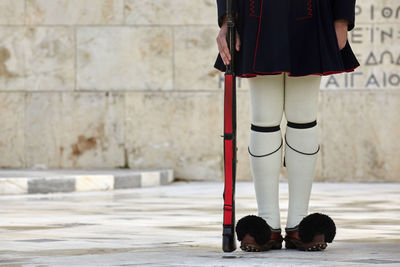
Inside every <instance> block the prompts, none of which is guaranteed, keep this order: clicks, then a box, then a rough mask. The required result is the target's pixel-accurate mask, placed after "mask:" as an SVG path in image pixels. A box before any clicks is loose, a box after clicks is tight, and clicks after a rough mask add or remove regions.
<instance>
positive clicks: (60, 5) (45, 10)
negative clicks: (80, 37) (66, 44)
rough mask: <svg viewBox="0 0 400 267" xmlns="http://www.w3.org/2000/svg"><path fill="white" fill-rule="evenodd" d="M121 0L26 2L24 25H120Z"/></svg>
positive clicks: (40, 0) (121, 13)
mask: <svg viewBox="0 0 400 267" xmlns="http://www.w3.org/2000/svg"><path fill="white" fill-rule="evenodd" d="M123 2H124V1H123V0H27V1H26V23H27V24H43V25H54V24H56V25H61V24H68V25H82V24H83V25H87V24H121V23H122V22H123Z"/></svg>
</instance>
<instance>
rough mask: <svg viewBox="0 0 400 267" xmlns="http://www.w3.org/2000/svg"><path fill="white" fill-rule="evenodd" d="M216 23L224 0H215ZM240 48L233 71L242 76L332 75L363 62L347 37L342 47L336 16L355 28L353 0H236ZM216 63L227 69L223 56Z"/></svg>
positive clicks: (222, 69)
mask: <svg viewBox="0 0 400 267" xmlns="http://www.w3.org/2000/svg"><path fill="white" fill-rule="evenodd" d="M217 6H218V25H219V27H221V26H222V20H223V16H224V15H225V14H226V0H217ZM233 9H234V15H235V22H236V27H237V31H238V34H239V36H240V41H241V46H240V50H239V51H236V50H235V60H236V61H235V73H236V76H238V77H242V78H249V77H254V76H256V75H266V74H279V73H282V72H287V73H288V75H289V76H304V75H310V74H319V75H329V74H333V73H340V72H350V71H353V70H354V69H355V68H357V67H358V66H359V65H360V64H359V62H358V61H357V59H356V57H355V55H354V53H353V51H352V49H351V47H350V44H349V42H346V46H345V47H344V48H342V49H341V50H339V46H338V41H337V36H336V31H335V27H334V21H335V20H336V19H347V20H348V21H349V25H348V31H350V30H352V29H353V28H354V17H355V0H233ZM214 67H215V68H216V69H218V70H220V71H223V72H225V70H226V68H225V65H224V62H223V61H222V58H221V55H220V54H218V56H217V59H216V61H215V64H214Z"/></svg>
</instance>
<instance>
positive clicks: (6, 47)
mask: <svg viewBox="0 0 400 267" xmlns="http://www.w3.org/2000/svg"><path fill="white" fill-rule="evenodd" d="M25 53H26V40H25V29H24V28H22V27H15V26H14V27H8V26H1V27H0V91H9V90H23V89H25V83H24V82H25Z"/></svg>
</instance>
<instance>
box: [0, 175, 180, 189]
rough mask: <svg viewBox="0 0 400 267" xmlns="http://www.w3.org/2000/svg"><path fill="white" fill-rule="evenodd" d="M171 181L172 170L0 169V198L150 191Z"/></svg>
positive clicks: (172, 178)
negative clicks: (126, 190)
mask: <svg viewBox="0 0 400 267" xmlns="http://www.w3.org/2000/svg"><path fill="white" fill-rule="evenodd" d="M173 180H174V172H173V170H172V169H145V170H131V169H101V170H93V169H91V170H89V169H87V170H81V169H79V170H78V169H69V170H66V169H62V170H61V169H49V170H38V169H0V195H8V194H38V193H42V194H43V193H57V192H75V191H102V190H114V189H126V188H137V187H150V186H159V185H166V184H169V183H171V182H172V181H173Z"/></svg>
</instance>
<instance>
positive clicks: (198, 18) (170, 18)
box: [124, 0, 217, 25]
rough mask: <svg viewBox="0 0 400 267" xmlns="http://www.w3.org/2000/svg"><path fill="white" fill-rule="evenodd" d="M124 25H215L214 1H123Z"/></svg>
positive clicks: (215, 11) (215, 5)
mask: <svg viewBox="0 0 400 267" xmlns="http://www.w3.org/2000/svg"><path fill="white" fill-rule="evenodd" d="M124 13H125V23H126V24H134V25H138V24H150V25H154V24H156V25H191V24H195V25H199V24H201V25H204V24H208V25H213V24H215V23H217V4H216V1H214V0H194V1H193V0H192V1H190V0H174V1H169V0H147V1H140V0H125V11H124Z"/></svg>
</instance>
